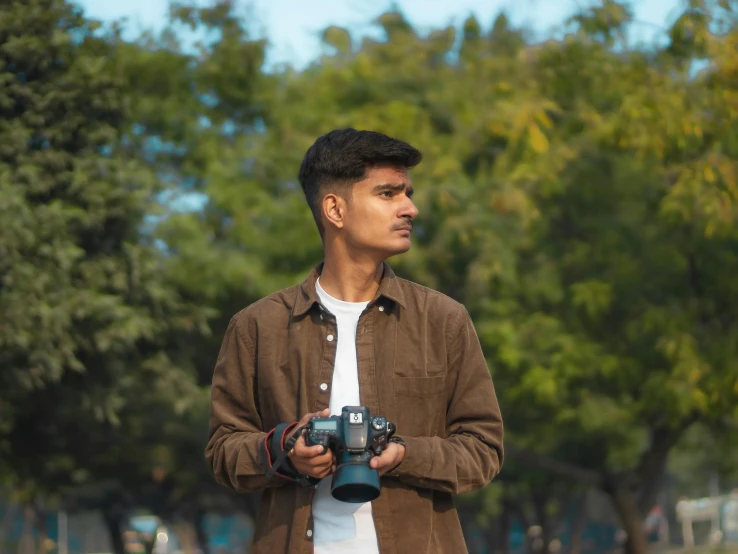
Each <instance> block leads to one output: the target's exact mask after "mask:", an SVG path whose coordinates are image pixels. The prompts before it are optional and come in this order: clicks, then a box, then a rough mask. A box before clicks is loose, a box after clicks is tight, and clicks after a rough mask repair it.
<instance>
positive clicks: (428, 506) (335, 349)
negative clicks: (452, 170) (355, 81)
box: [206, 129, 503, 554]
mask: <svg viewBox="0 0 738 554" xmlns="http://www.w3.org/2000/svg"><path fill="white" fill-rule="evenodd" d="M420 159H421V154H420V152H418V151H417V150H416V149H415V148H413V147H412V146H410V145H408V144H406V143H405V142H402V141H400V140H396V139H393V138H390V137H387V136H385V135H382V134H380V133H375V132H370V131H356V130H354V129H345V130H339V131H333V132H330V133H328V134H327V135H325V136H322V137H320V138H319V139H318V140H317V141H316V142H315V144H313V146H312V147H310V149H309V150H308V151H307V153H306V155H305V158H304V160H303V162H302V166H301V168H300V174H299V179H300V183H301V185H302V188H303V190H304V192H305V197H306V199H307V202H308V205H309V206H310V209H311V210H312V213H313V216H314V218H315V221H316V223H317V225H318V229H319V231H320V235H321V238H322V240H323V248H324V261H323V262H322V263H321V264H320V265H318V266H317V267H316V268H315V269H314V270H313V272H312V273H311V274H310V276H309V277H308V278H307V279H306V280H305V281H304V282H303V283H302V284H300V285H298V286H294V287H291V288H288V289H286V290H282V291H279V292H276V293H274V294H272V295H271V296H268V297H266V298H264V299H262V300H260V301H258V302H256V303H254V304H252V305H251V306H249V307H247V308H245V309H244V310H242V311H241V312H239V313H238V314H237V315H235V316H234V317H233V318H232V320H231V322H230V325H229V327H228V330H227V332H226V335H225V339H224V341H223V345H222V348H221V351H220V354H219V356H218V361H217V364H216V366H215V372H214V376H213V388H212V402H211V421H210V437H209V442H208V445H207V448H206V458H207V460H208V461H209V463H210V465H211V467H212V470H213V473H214V475H215V478H216V479H217V480H218V481H219V482H220V483H222V484H224V485H226V486H228V487H232V488H233V489H235V490H236V491H241V492H254V491H262V490H263V491H264V492H263V494H262V497H261V503H260V510H259V517H258V521H257V522H256V531H255V537H254V545H253V549H252V552H253V553H254V554H262V553H264V554H282V553H284V554H303V553H304V554H308V553H312V552H315V553H316V554H335V553H339V552H340V553H351V554H377V553H380V552H381V553H382V554H406V553H412V554H426V553H446V554H460V553H463V552H465V551H466V547H465V544H464V538H463V535H462V532H461V526H460V524H459V519H458V516H457V513H456V511H455V509H454V507H453V502H452V497H451V494H453V493H463V492H469V491H473V490H476V489H479V488H480V487H483V486H484V485H486V484H487V483H489V482H490V481H491V480H492V478H494V477H495V475H497V473H499V471H500V466H501V464H502V459H503V448H502V435H503V432H502V419H501V416H500V410H499V407H498V403H497V398H496V396H495V390H494V386H493V384H492V379H491V377H490V374H489V371H488V368H487V366H486V363H485V360H484V357H483V355H482V350H481V348H480V345H479V341H478V339H477V335H476V333H475V330H474V327H473V325H472V322H471V320H470V318H469V315H468V313H467V311H466V309H465V308H464V307H463V306H462V305H461V304H459V303H457V302H455V301H454V300H452V299H450V298H448V297H447V296H444V295H442V294H440V293H438V292H435V291H433V290H431V289H428V288H425V287H422V286H420V285H417V284H415V283H411V282H408V281H405V280H402V279H399V278H398V277H396V276H395V274H394V273H393V272H392V270H391V269H390V268H389V266H388V265H386V263H385V260H386V259H387V258H389V257H391V256H394V255H397V254H401V253H403V252H406V251H407V250H408V249H409V248H410V235H411V230H412V226H413V220H414V219H415V217H416V216H417V215H418V210H417V208H416V207H415V205H414V204H413V201H412V194H413V187H412V184H411V181H410V178H409V176H408V170H409V169H411V168H412V167H414V166H416V165H417V164H418V163H419V162H420ZM359 405H363V406H367V407H368V408H369V409H370V413H371V414H372V415H382V416H385V417H386V418H387V420H388V421H391V422H394V423H395V424H396V426H397V433H396V437H395V438H394V439H393V441H392V442H390V443H389V445H388V447H387V449H386V450H385V451H384V452H383V453H382V454H381V455H380V456H377V457H374V458H373V459H372V460H371V466H372V467H373V468H376V469H377V471H378V472H379V474H380V475H381V476H382V478H381V495H380V496H379V498H377V499H376V500H374V501H372V502H370V503H366V504H363V505H362V504H351V503H345V502H339V501H337V500H335V499H334V498H333V497H332V496H331V494H330V485H331V474H332V472H333V471H334V469H335V467H334V465H335V459H334V457H333V453H332V452H331V451H330V450H329V451H326V452H324V451H323V448H322V447H321V446H312V447H308V446H307V445H306V443H305V439H304V436H303V434H302V433H301V432H300V433H298V432H297V431H298V430H299V427H301V426H302V425H304V424H306V423H307V422H308V420H309V419H310V417H312V416H315V415H320V416H323V417H326V416H328V415H329V414H331V415H339V414H340V413H341V408H342V407H343V406H359ZM315 483H318V484H317V486H314V485H315Z"/></svg>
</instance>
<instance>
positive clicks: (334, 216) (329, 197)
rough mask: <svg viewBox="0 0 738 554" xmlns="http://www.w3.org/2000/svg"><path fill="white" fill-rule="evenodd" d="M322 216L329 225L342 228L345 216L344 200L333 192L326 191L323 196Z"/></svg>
mask: <svg viewBox="0 0 738 554" xmlns="http://www.w3.org/2000/svg"><path fill="white" fill-rule="evenodd" d="M322 206H323V217H325V219H326V221H327V222H328V224H329V225H333V226H334V227H335V228H337V229H343V225H344V219H345V217H346V201H345V200H344V199H343V198H341V197H340V196H339V195H337V194H335V193H332V192H330V193H328V194H326V195H325V196H324V197H323V204H322Z"/></svg>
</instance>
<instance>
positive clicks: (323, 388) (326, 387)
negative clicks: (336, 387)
mask: <svg viewBox="0 0 738 554" xmlns="http://www.w3.org/2000/svg"><path fill="white" fill-rule="evenodd" d="M320 390H328V383H321V384H320Z"/></svg>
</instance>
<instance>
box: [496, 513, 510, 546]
mask: <svg viewBox="0 0 738 554" xmlns="http://www.w3.org/2000/svg"><path fill="white" fill-rule="evenodd" d="M499 541H500V542H499V544H500V553H501V554H510V511H509V510H505V509H503V510H502V514H501V515H500V538H499Z"/></svg>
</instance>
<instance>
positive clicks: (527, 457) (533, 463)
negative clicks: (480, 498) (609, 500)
mask: <svg viewBox="0 0 738 554" xmlns="http://www.w3.org/2000/svg"><path fill="white" fill-rule="evenodd" d="M505 455H506V456H507V457H509V458H511V459H513V460H517V461H519V462H520V463H522V464H524V465H527V466H529V467H533V468H536V469H541V470H543V471H548V472H550V473H553V474H554V475H558V476H559V477H563V478H564V479H568V480H570V481H574V482H577V483H581V484H583V485H587V486H589V487H595V488H598V489H602V488H604V487H605V476H604V475H603V474H601V473H600V472H597V471H594V470H591V469H587V468H583V467H580V466H578V465H575V464H571V463H569V462H562V461H560V460H556V459H554V458H551V457H550V456H545V455H542V454H536V453H535V452H531V451H530V450H524V449H518V448H515V447H514V446H506V447H505Z"/></svg>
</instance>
